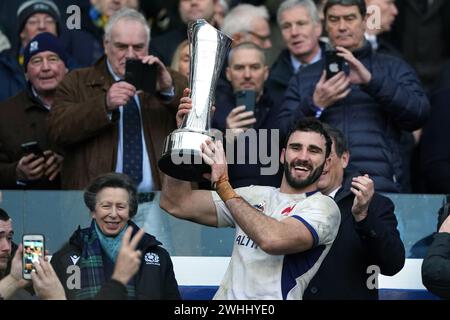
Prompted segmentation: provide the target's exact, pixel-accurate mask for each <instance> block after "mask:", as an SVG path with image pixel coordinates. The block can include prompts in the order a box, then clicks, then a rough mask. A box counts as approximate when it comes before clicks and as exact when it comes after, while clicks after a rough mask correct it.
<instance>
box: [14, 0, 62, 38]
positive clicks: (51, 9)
mask: <svg viewBox="0 0 450 320" xmlns="http://www.w3.org/2000/svg"><path fill="white" fill-rule="evenodd" d="M35 13H47V14H48V15H50V16H52V17H53V19H55V22H56V25H57V26H58V27H59V18H60V16H61V15H60V13H59V9H58V7H57V6H56V4H55V3H54V2H53V1H50V0H29V1H26V2H24V3H23V4H22V5H21V6H20V7H19V9H18V10H17V22H18V26H19V33H21V32H22V30H23V27H24V26H25V23H26V22H27V20H28V18H29V17H30V16H31V15H33V14H35Z"/></svg>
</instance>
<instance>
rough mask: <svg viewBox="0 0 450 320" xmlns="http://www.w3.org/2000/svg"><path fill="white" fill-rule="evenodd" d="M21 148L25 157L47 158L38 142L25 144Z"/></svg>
mask: <svg viewBox="0 0 450 320" xmlns="http://www.w3.org/2000/svg"><path fill="white" fill-rule="evenodd" d="M21 147H22V151H23V153H24V154H25V155H29V154H34V155H35V156H36V157H37V158H40V157H45V156H44V152H43V151H42V149H41V147H40V146H39V143H38V142H37V141H30V142H26V143H23V144H22V145H21Z"/></svg>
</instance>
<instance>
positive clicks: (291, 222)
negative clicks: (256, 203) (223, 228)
mask: <svg viewBox="0 0 450 320" xmlns="http://www.w3.org/2000/svg"><path fill="white" fill-rule="evenodd" d="M225 204H226V206H227V207H228V209H229V210H230V212H231V214H232V215H233V218H234V219H235V221H236V223H237V224H238V225H239V226H240V227H241V229H242V230H243V231H244V232H245V233H246V234H247V235H248V236H249V237H250V238H251V239H252V240H253V241H255V242H256V243H257V244H258V246H259V247H260V248H261V249H262V250H263V251H265V252H266V253H269V254H274V255H280V254H289V253H296V252H301V251H306V250H308V249H311V248H312V246H313V243H314V239H313V236H312V234H311V232H310V231H309V230H308V229H307V228H306V226H305V225H304V224H303V223H302V222H300V221H299V220H297V219H294V218H291V217H289V218H286V219H284V220H281V221H278V220H276V219H273V218H271V217H268V216H265V215H264V214H261V212H259V211H258V210H256V209H255V208H253V207H252V206H251V205H250V204H248V203H247V202H246V201H245V200H244V199H242V198H233V199H230V200H228V201H227V202H226V203H225Z"/></svg>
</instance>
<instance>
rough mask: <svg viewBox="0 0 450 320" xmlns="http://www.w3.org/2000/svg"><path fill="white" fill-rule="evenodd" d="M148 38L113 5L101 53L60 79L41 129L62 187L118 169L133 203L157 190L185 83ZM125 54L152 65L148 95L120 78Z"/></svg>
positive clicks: (130, 13)
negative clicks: (58, 160)
mask: <svg viewBox="0 0 450 320" xmlns="http://www.w3.org/2000/svg"><path fill="white" fill-rule="evenodd" d="M149 41H150V29H149V27H148V25H147V23H146V20H145V18H144V16H143V15H142V14H140V13H139V12H137V11H136V10H134V9H129V8H124V9H121V10H120V11H118V12H117V13H116V14H115V15H114V16H112V17H111V18H110V19H109V21H108V24H107V25H106V27H105V39H104V47H105V53H106V55H105V56H103V57H102V58H101V59H100V60H99V61H98V62H97V63H96V64H95V65H94V66H92V67H89V68H85V69H79V70H75V71H74V72H72V73H70V74H69V75H68V76H67V77H66V78H65V79H64V81H63V82H62V83H61V84H60V86H59V88H58V90H57V92H56V97H55V104H54V107H53V108H52V110H51V112H50V116H49V122H48V124H49V126H48V129H49V136H50V138H51V139H52V140H54V141H55V142H56V143H57V144H58V145H60V146H61V148H62V149H63V150H64V151H65V153H66V155H67V158H68V161H67V162H65V163H64V166H63V168H62V173H61V178H62V188H63V189H83V188H85V187H86V186H87V185H88V183H89V181H91V180H92V179H93V178H95V177H97V176H98V175H100V174H103V173H107V172H122V173H125V174H127V175H129V176H130V177H131V178H133V179H134V181H135V182H136V184H137V186H138V191H139V192H140V198H139V199H140V202H141V203H152V204H154V203H155V202H157V197H156V195H155V194H154V193H152V191H153V190H159V189H160V188H161V179H160V172H159V170H158V167H157V160H158V158H159V156H160V155H161V152H162V149H163V144H164V139H165V137H166V136H167V135H168V134H169V133H170V132H172V131H173V130H174V129H175V128H176V124H175V121H174V119H175V117H174V115H175V113H176V110H177V107H178V101H179V99H180V98H181V96H182V91H183V89H184V88H185V87H186V86H187V84H186V81H185V78H184V77H183V76H181V75H180V74H178V73H175V72H171V71H169V70H168V69H167V68H166V66H165V65H164V64H163V63H162V62H161V61H160V60H159V59H158V58H157V57H155V56H152V55H149V54H148V44H149ZM129 59H137V60H140V61H141V62H142V64H143V65H142V67H144V64H148V65H153V66H154V67H155V69H156V93H155V94H149V93H148V92H143V91H140V90H139V91H138V90H137V89H136V87H135V86H134V85H132V84H130V83H128V82H126V81H124V78H125V65H126V62H127V60H129ZM143 69H144V70H147V68H143ZM144 72H148V71H144ZM149 76H150V75H149ZM155 206H157V205H155ZM138 216H139V214H138ZM144 228H145V227H144ZM152 233H153V234H154V232H152Z"/></svg>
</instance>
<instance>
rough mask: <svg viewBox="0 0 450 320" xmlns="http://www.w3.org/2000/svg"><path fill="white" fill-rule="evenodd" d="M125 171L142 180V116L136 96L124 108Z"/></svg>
mask: <svg viewBox="0 0 450 320" xmlns="http://www.w3.org/2000/svg"><path fill="white" fill-rule="evenodd" d="M123 173H125V174H127V175H128V176H130V177H131V178H132V179H133V180H134V181H135V182H136V184H138V185H139V183H140V182H141V181H142V133H141V117H140V115H139V109H138V106H137V104H136V101H135V99H134V97H131V98H130V101H128V103H127V104H126V105H125V106H124V108H123Z"/></svg>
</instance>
